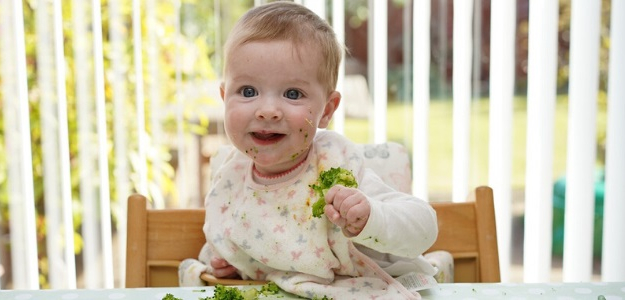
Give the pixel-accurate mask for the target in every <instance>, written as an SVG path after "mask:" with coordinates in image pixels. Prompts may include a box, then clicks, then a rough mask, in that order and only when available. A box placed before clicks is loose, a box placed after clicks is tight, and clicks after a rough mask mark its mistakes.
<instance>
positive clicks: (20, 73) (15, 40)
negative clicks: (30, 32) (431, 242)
mask: <svg viewBox="0 0 625 300" xmlns="http://www.w3.org/2000/svg"><path fill="white" fill-rule="evenodd" d="M258 2H260V1H258ZM302 2H303V3H304V4H305V5H310V7H311V8H313V9H314V10H315V11H316V12H318V13H319V14H320V15H324V16H325V15H326V14H328V12H327V11H330V10H331V11H332V21H333V23H332V24H333V26H334V28H335V29H336V30H337V34H338V37H339V39H341V40H344V39H345V34H344V9H345V3H344V1H342V0H336V1H333V2H332V7H331V8H330V7H325V6H318V5H317V4H318V3H319V2H318V1H302ZM141 3H142V2H140V1H138V0H133V1H132V14H131V16H130V18H131V20H132V24H133V31H132V36H130V35H128V34H127V33H126V32H125V31H124V30H123V24H124V22H123V20H122V12H121V11H122V7H123V5H127V3H125V2H123V1H114V0H109V1H108V10H107V12H106V13H107V14H108V17H109V20H110V21H109V28H108V30H109V32H110V36H109V37H108V38H109V39H110V49H109V51H110V52H109V57H108V58H109V60H110V68H109V69H105V67H104V64H103V59H104V53H103V39H106V38H107V37H102V36H101V34H102V20H101V17H102V12H101V11H100V7H101V3H100V1H98V0H93V1H91V3H88V2H86V1H82V0H74V1H71V7H72V18H71V22H70V24H71V27H72V31H73V36H74V40H73V41H74V44H73V45H70V46H71V47H68V48H69V49H73V50H74V52H73V58H74V65H72V66H70V67H72V68H73V69H71V70H69V72H73V73H74V74H75V75H74V77H73V78H75V80H74V85H73V86H71V88H73V89H75V94H76V99H79V100H78V101H76V105H77V109H76V111H77V119H78V121H77V124H78V125H77V126H78V130H77V132H78V134H77V136H78V137H77V139H78V141H79V145H80V146H79V147H80V150H81V151H80V152H79V158H78V159H77V161H78V163H79V164H80V174H78V175H77V177H79V179H80V182H81V184H80V190H79V193H78V195H72V192H71V174H70V171H69V170H70V168H69V164H70V150H69V149H68V143H69V138H70V136H69V134H68V128H67V124H68V115H67V109H68V108H67V99H66V98H67V95H66V91H65V86H66V84H67V82H66V78H67V75H66V70H65V67H66V66H67V65H66V62H65V57H67V56H69V55H72V54H68V53H64V47H63V46H64V36H63V28H62V26H63V24H66V26H67V23H68V21H70V20H67V19H64V17H63V15H62V8H63V6H62V5H63V4H68V3H65V2H61V1H60V0H54V1H51V2H50V1H38V2H37V5H38V9H37V10H36V14H37V23H36V28H37V50H38V56H37V60H38V70H39V73H38V74H37V79H36V80H37V83H38V86H39V90H38V91H36V93H39V94H40V97H39V98H40V100H39V101H40V110H41V113H40V115H41V117H40V119H41V123H42V128H41V130H42V132H43V134H42V143H43V144H42V147H43V148H44V149H46V151H44V152H45V153H44V156H43V166H42V167H43V168H44V169H45V173H44V176H43V177H44V189H45V198H46V203H45V207H46V210H45V215H46V219H47V232H48V237H55V236H57V235H56V234H55V235H52V234H53V233H62V236H63V237H64V238H63V239H62V242H60V244H59V243H57V242H58V241H56V240H55V239H54V238H49V239H48V243H47V244H46V246H45V247H46V248H47V251H46V252H47V255H48V260H49V265H50V267H51V269H54V273H55V274H54V276H50V278H49V283H50V287H52V288H76V287H77V278H76V261H75V260H76V256H75V255H74V254H73V249H74V239H73V238H72V237H73V230H74V229H73V227H74V224H73V220H72V214H73V213H75V212H78V213H81V214H82V218H83V226H82V230H83V231H82V236H83V240H84V248H83V258H84V263H83V265H84V271H85V272H84V274H85V275H84V284H83V285H84V286H85V287H105V288H108V287H112V286H121V285H123V278H124V276H123V270H124V269H123V266H124V259H125V257H124V255H125V254H124V253H125V252H124V251H125V243H124V241H125V224H126V223H125V196H126V195H128V194H129V193H130V191H131V190H133V188H132V187H131V186H133V184H131V182H132V181H134V182H135V184H134V186H135V188H134V190H136V191H140V192H142V193H146V194H149V193H151V192H152V190H153V188H150V187H149V186H148V185H149V184H148V177H149V176H148V168H147V161H148V160H149V158H147V156H150V155H155V154H153V153H152V154H148V152H149V151H151V150H150V149H153V148H157V147H159V146H162V145H163V144H164V142H162V141H163V140H164V139H166V138H165V137H164V135H163V133H162V128H161V126H162V121H163V119H162V115H163V113H162V112H163V110H166V109H167V108H166V106H164V105H163V104H162V103H163V102H162V101H159V99H161V98H163V96H162V95H161V94H160V90H159V83H160V81H161V80H163V79H162V78H161V77H160V76H159V68H158V65H157V64H158V62H157V60H158V59H157V55H158V45H159V42H158V37H157V36H156V35H155V31H156V25H155V10H156V9H155V5H156V1H154V0H148V1H145V2H144V3H145V7H143V6H142V5H141ZM220 3H221V2H220V1H215V6H214V7H215V8H217V10H219V7H220ZM453 4H454V6H455V7H456V9H455V10H454V11H455V14H454V20H453V23H454V45H455V46H456V47H454V54H453V65H454V74H453V82H454V85H453V106H454V108H453V144H454V150H453V155H452V157H449V159H450V160H453V186H452V190H451V191H449V193H450V194H451V195H452V197H451V199H452V200H453V201H464V200H463V199H464V198H465V195H466V194H467V193H468V191H469V182H470V181H469V176H470V174H469V171H468V169H469V165H470V159H471V156H470V155H469V151H470V150H469V137H470V125H469V124H470V118H471V99H472V97H473V96H472V85H471V82H472V81H471V80H472V79H471V77H472V76H473V72H472V68H471V64H472V57H473V53H472V51H473V49H474V44H473V37H472V34H473V31H472V30H471V28H472V26H473V24H474V21H473V18H474V15H473V13H472V11H473V5H474V3H473V1H467V0H456V1H454V2H453ZM530 4H531V5H530V12H529V24H530V28H529V65H528V70H529V71H528V91H527V106H528V109H527V115H528V119H527V149H526V161H527V164H526V166H525V167H526V181H525V211H524V213H525V228H524V230H525V232H526V233H529V234H526V235H525V240H524V268H523V270H524V279H523V280H524V281H527V282H535V281H549V280H550V279H549V278H550V272H551V250H552V249H551V241H552V236H551V232H552V231H551V230H552V228H551V226H552V216H553V209H552V205H551V204H552V187H553V168H552V165H553V155H554V146H553V143H554V126H553V124H554V121H555V120H554V107H555V99H556V65H557V62H556V59H557V51H558V48H557V38H558V37H557V30H558V29H557V26H558V1H557V0H547V1H545V0H530ZM368 5H369V7H372V9H371V10H370V20H372V21H371V22H370V25H369V29H370V30H369V41H370V42H369V45H368V47H369V50H370V51H371V52H370V53H374V55H369V59H370V61H369V64H368V65H369V67H370V70H369V78H370V81H369V86H370V87H371V95H372V96H373V97H372V98H373V102H372V107H373V108H374V109H373V112H372V113H371V114H370V117H371V118H372V122H371V123H372V124H373V126H372V130H371V132H372V135H371V136H372V137H373V138H372V141H371V142H383V141H386V140H387V136H386V134H387V129H386V124H387V122H388V121H387V113H386V112H387V94H386V91H387V88H388V87H387V68H388V66H387V57H388V56H387V47H386V46H387V43H386V41H387V39H388V38H387V26H386V23H387V18H388V11H387V8H388V6H387V5H385V2H384V1H373V0H370V1H369V2H368ZM173 7H174V14H175V16H174V19H175V20H174V21H173V22H174V23H175V32H176V33H175V35H174V38H178V37H179V35H180V31H181V28H180V25H179V24H180V20H179V19H178V16H179V15H180V12H179V9H180V2H175V3H174V4H173ZM405 9H410V11H408V12H406V14H405V15H408V16H410V15H411V14H410V12H412V19H413V27H412V28H411V32H412V34H411V35H409V37H410V38H411V39H412V41H413V44H414V45H416V46H415V47H414V48H413V49H412V51H411V55H412V57H411V61H412V62H413V69H412V70H411V72H412V74H413V79H412V84H413V88H412V90H413V91H414V92H413V95H412V97H413V112H412V115H413V120H414V121H413V124H412V129H413V137H412V141H413V147H412V149H413V153H412V157H413V165H414V166H416V167H415V168H414V170H413V174H414V183H413V192H414V193H415V194H416V195H418V196H419V197H422V198H424V199H428V194H429V193H428V179H427V174H428V172H427V171H428V165H429V164H428V160H429V154H428V141H429V139H430V137H429V136H428V132H429V128H428V120H429V111H430V101H429V100H430V90H429V84H430V82H429V74H430V69H429V65H430V51H429V49H430V29H429V24H430V19H431V2H430V1H428V0H414V1H407V3H406V8H405ZM23 11H24V10H23V7H22V1H21V0H0V53H1V54H2V61H1V72H2V73H0V76H1V77H0V78H1V81H0V83H1V84H2V98H3V99H2V111H3V116H4V143H5V149H6V153H5V160H6V161H4V162H2V164H4V165H6V170H7V173H6V174H4V176H5V177H6V180H7V189H8V198H9V204H10V205H9V210H10V216H11V218H10V223H9V224H10V228H11V235H10V243H11V251H10V255H11V256H10V262H11V264H12V265H13V266H19V267H13V268H12V278H11V279H12V286H13V287H14V288H26V289H36V288H39V287H40V286H39V279H38V276H39V274H38V260H37V259H38V258H37V241H36V230H35V227H36V226H35V210H34V207H35V205H34V203H35V201H34V193H33V189H34V187H33V173H32V170H33V165H32V155H31V153H32V150H31V144H32V143H33V141H32V138H31V134H30V132H31V130H34V128H31V127H30V116H31V112H30V111H29V105H28V103H29V99H30V98H31V97H30V95H31V93H33V92H34V91H31V90H29V87H28V86H27V82H28V81H27V78H28V75H29V74H28V73H27V65H26V50H25V47H24V45H25V39H24V37H25V35H24V21H25V20H24V15H23ZM600 11H601V7H600V2H599V1H573V2H572V14H571V61H570V86H569V117H568V122H569V129H568V132H569V134H568V137H567V138H568V147H567V149H569V150H568V153H566V154H564V153H555V155H567V168H566V169H567V173H566V175H567V179H568V184H567V190H566V198H567V209H566V216H565V227H566V231H565V232H566V236H565V239H564V241H565V245H564V265H563V280H565V281H588V280H591V275H592V265H591V264H592V258H593V257H592V249H591V247H592V238H593V237H592V234H593V228H592V225H593V222H592V220H593V217H594V215H593V213H594V209H593V208H594V194H593V184H594V179H593V178H592V174H593V170H594V163H595V159H596V150H595V144H596V142H595V140H596V125H595V124H596V118H597V117H596V114H597V94H598V69H599V67H598V59H599V55H598V49H599V48H598V47H599V38H598V37H599V24H600V22H601V20H600ZM516 14H517V12H516V1H513V0H507V1H504V0H500V1H492V3H491V61H490V68H491V69H490V78H491V80H490V128H489V136H488V143H489V167H488V170H489V179H488V182H484V183H483V184H489V185H490V186H492V187H493V188H494V192H495V201H496V204H495V206H496V218H497V226H498V235H499V236H498V241H499V252H500V260H501V271H502V280H503V281H508V280H509V278H510V264H511V263H510V260H511V258H510V253H511V220H512V213H511V206H512V200H511V199H512V196H511V190H512V184H511V169H512V167H511V165H512V155H511V152H512V149H513V147H512V132H513V129H512V118H513V114H512V111H513V96H514V91H513V89H514V88H513V86H514V79H515V78H514V57H515V56H514V51H515V45H514V42H515V40H514V36H515V32H516V21H515V20H516ZM142 18H145V19H146V22H147V24H148V26H147V27H148V31H147V36H146V37H145V38H144V36H143V35H142V32H141V30H139V29H140V25H139V24H141V19H142ZM624 18H625V3H624V1H623V0H612V7H611V21H612V23H611V43H610V45H611V48H610V51H611V52H610V56H609V59H610V61H609V76H608V80H609V82H608V113H607V135H606V140H607V142H606V158H605V172H606V188H605V200H604V203H605V204H604V207H605V208H604V227H603V243H604V244H603V255H602V274H601V275H602V277H601V279H602V280H605V281H625V256H623V253H625V237H624V235H623V234H622V232H623V230H625V218H622V216H621V214H622V213H623V212H625V185H623V184H622V183H623V182H625V155H623V153H625V121H624V120H625V85H623V84H622V82H625V21H623V20H624ZM64 21H65V22H64ZM215 24H216V25H219V22H215ZM90 37H91V38H90ZM144 39H146V41H147V45H149V46H148V47H147V49H142V45H143V46H145V45H146V43H145V42H144ZM220 39H221V38H218V39H217V40H220ZM128 40H131V41H132V45H133V46H134V47H133V49H134V52H133V57H132V61H133V62H134V64H133V65H132V66H134V74H135V76H134V77H133V80H132V81H125V78H127V77H126V76H125V75H127V73H128V72H130V69H131V65H129V64H130V62H128V61H127V60H126V59H124V58H123V54H124V50H123V47H124V45H125V44H124V43H126V42H127V41H128ZM216 47H217V48H219V47H220V45H216ZM143 54H146V57H147V58H146V60H144V59H143ZM178 54H179V55H177V56H175V57H174V59H175V60H176V63H175V66H176V76H175V81H176V86H177V87H178V90H177V92H176V93H175V97H176V99H175V100H176V101H175V102H174V104H173V107H174V110H175V119H176V121H177V126H178V127H177V137H176V141H175V142H173V143H171V144H175V145H176V148H178V155H179V156H178V160H179V162H180V163H179V168H178V173H177V178H176V180H177V182H178V183H179V184H180V187H179V189H178V190H179V191H181V193H182V191H185V192H186V193H185V194H180V195H178V196H179V198H180V202H179V203H181V206H187V205H192V204H190V203H191V201H190V199H198V198H201V196H202V195H198V194H197V193H194V192H189V191H190V190H189V189H188V188H187V187H188V186H189V185H191V186H193V184H195V183H193V181H194V180H195V179H193V178H197V169H193V168H189V169H187V166H193V165H196V162H195V163H190V164H189V163H185V162H188V161H191V160H192V159H193V156H197V153H194V152H193V151H195V150H194V148H195V147H190V146H189V138H190V135H189V134H187V133H185V132H184V131H183V130H182V121H183V108H184V101H183V98H184V95H183V94H182V93H181V92H180V90H181V87H182V84H183V82H182V80H183V79H182V76H181V68H182V66H183V65H184V64H185V63H188V62H185V61H184V57H183V56H182V55H181V54H180V53H178ZM144 62H146V63H147V65H148V66H147V67H144V66H143V63H144ZM144 72H145V73H144ZM344 72H345V71H344V67H343V66H342V68H341V74H342V75H343V74H344ZM144 74H148V75H149V77H150V81H149V82H147V81H146V82H144V79H143V75H144ZM105 76H106V77H105ZM105 79H108V80H105ZM106 82H109V84H110V85H111V99H106V97H105V87H106V84H107V83H106ZM343 83H344V82H343V76H341V78H340V80H339V90H342V89H344V88H346V87H344V86H343ZM144 86H146V87H147V88H148V95H149V96H148V98H149V99H150V102H149V103H150V105H149V111H148V110H147V109H146V107H145V104H146V100H145V95H144V92H143V87H144ZM129 87H132V88H133V89H134V95H133V97H132V98H133V99H134V102H133V103H134V108H135V109H136V113H135V114H125V113H124V112H125V111H126V109H127V107H128V106H127V102H128V95H127V94H128V92H127V89H128V88H129ZM212 96H217V95H212ZM107 105H111V107H112V108H113V109H114V110H115V111H116V112H118V113H116V114H113V115H114V120H106V113H105V112H106V110H107V107H106V106H107ZM167 107H169V108H171V107H172V106H167ZM209 109H210V108H209ZM148 112H149V114H150V117H151V118H150V120H149V122H150V124H151V125H150V128H151V130H150V133H149V134H148V132H147V130H146V128H145V126H146V117H145V116H146V113H148ZM107 122H110V123H112V124H113V125H112V127H113V131H112V133H111V135H112V139H111V140H109V139H108V136H109V133H108V131H107V126H106V125H107ZM344 123H345V109H344V107H341V109H340V110H339V112H338V115H337V117H336V122H335V130H337V131H339V132H343V131H344V126H345V125H344ZM129 128H130V129H131V130H130V131H131V132H135V136H136V140H137V141H136V142H131V141H130V140H131V139H132V135H131V134H130V132H128V131H129V130H128V129H129ZM111 148H112V151H113V153H114V155H113V156H112V157H113V158H114V160H115V164H114V165H115V169H114V170H112V171H111V170H109V169H108V165H109V162H108V157H109V152H111ZM133 155H134V156H133ZM128 157H133V159H132V160H130V159H129V158H128ZM131 161H132V162H134V165H133V166H134V174H136V176H137V177H136V178H133V177H131V175H130V173H131V170H130V169H131V168H130V165H131V164H130V163H131ZM152 168H153V169H156V168H158V166H155V165H152ZM111 172H113V176H111V174H109V173H111ZM74 176H76V175H74ZM109 177H113V178H115V186H116V191H117V193H116V194H115V195H113V196H111V195H110V188H109V181H108V180H109V179H108V178H109ZM192 179H193V180H192ZM155 180H156V179H155ZM157 187H158V184H157ZM73 198H77V199H79V200H80V201H79V203H80V207H77V205H75V204H72V199H73ZM111 198H115V199H117V202H116V204H114V203H111ZM57 199H58V201H57ZM154 199H155V205H156V206H157V207H163V206H164V205H165V204H164V202H163V199H162V197H160V198H159V196H158V194H155V197H154ZM112 211H115V212H116V215H117V216H118V223H117V227H116V228H115V229H116V232H117V238H118V240H119V245H120V246H119V248H117V249H113V242H112V238H113V236H112V235H113V233H112V230H113V225H112V224H111V223H110V215H111V212H112ZM1 253H2V251H0V254H1ZM2 257H5V256H0V264H6V263H7V262H6V261H2ZM114 261H118V262H119V263H118V264H114ZM59 275H63V276H59Z"/></svg>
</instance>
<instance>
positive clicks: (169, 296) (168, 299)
mask: <svg viewBox="0 0 625 300" xmlns="http://www.w3.org/2000/svg"><path fill="white" fill-rule="evenodd" d="M163 300H182V299H180V298H176V297H174V295H172V294H166V295H165V297H163Z"/></svg>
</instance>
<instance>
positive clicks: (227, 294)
mask: <svg viewBox="0 0 625 300" xmlns="http://www.w3.org/2000/svg"><path fill="white" fill-rule="evenodd" d="M278 292H280V288H279V287H278V285H277V284H276V283H275V282H271V281H270V282H268V283H265V284H263V286H261V288H260V291H258V290H257V289H255V288H251V289H245V290H241V289H239V288H237V287H236V286H232V287H230V286H224V285H221V284H218V285H216V286H215V293H214V294H213V297H206V298H204V299H203V300H255V299H259V298H260V297H262V296H268V295H275V294H277V293H278ZM163 300H170V299H163ZM171 300H173V299H171Z"/></svg>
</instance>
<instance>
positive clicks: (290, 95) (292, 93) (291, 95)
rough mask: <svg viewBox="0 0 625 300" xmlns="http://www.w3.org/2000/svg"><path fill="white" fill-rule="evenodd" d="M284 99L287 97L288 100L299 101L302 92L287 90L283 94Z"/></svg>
mask: <svg viewBox="0 0 625 300" xmlns="http://www.w3.org/2000/svg"><path fill="white" fill-rule="evenodd" d="M284 97H287V98H289V99H299V98H301V97H302V92H300V91H298V90H287V91H286V92H285V93H284Z"/></svg>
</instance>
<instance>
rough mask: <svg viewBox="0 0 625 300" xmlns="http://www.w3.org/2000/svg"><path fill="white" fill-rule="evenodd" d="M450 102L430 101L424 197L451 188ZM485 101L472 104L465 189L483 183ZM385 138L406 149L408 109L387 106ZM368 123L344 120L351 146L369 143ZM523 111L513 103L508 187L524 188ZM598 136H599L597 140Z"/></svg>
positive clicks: (558, 115) (560, 115) (561, 159)
mask: <svg viewBox="0 0 625 300" xmlns="http://www.w3.org/2000/svg"><path fill="white" fill-rule="evenodd" d="M452 109H453V108H452V101H432V102H430V116H429V141H430V143H429V171H428V184H429V190H430V193H451V190H452V188H451V186H452V149H453V148H452V147H453V145H452V127H453V124H452ZM488 115H489V104H488V100H479V101H474V102H473V103H472V112H471V129H470V131H471V139H470V151H471V153H470V159H471V161H470V167H469V168H470V169H469V172H470V175H469V177H470V182H469V185H470V187H475V186H478V185H483V184H488V130H489V129H488V123H489V121H488ZM567 115H568V105H567V98H566V97H559V98H558V100H557V104H556V109H555V124H554V156H553V178H554V181H555V180H556V179H557V178H559V177H561V176H563V175H564V174H565V171H566V168H565V167H566V142H567V141H566V133H567V126H568V124H567V120H568V118H567ZM387 118H388V124H387V138H388V140H391V141H396V142H399V143H402V144H404V145H406V146H407V147H408V148H409V149H412V105H411V104H402V103H396V102H394V103H391V104H389V106H388V117H387ZM605 120H606V115H605V108H604V107H602V106H599V115H598V117H597V123H598V131H599V132H605ZM371 126H372V124H371V123H370V121H369V120H367V119H347V120H346V121H345V135H347V136H348V137H349V138H350V139H352V140H353V141H355V142H357V143H370V142H371V141H372V140H373V131H372V128H371ZM526 129H527V106H526V101H525V98H517V99H515V102H514V113H513V132H512V134H513V142H512V143H513V145H512V158H513V162H512V185H513V188H514V189H523V188H524V187H525V151H526ZM598 136H599V135H598Z"/></svg>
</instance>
